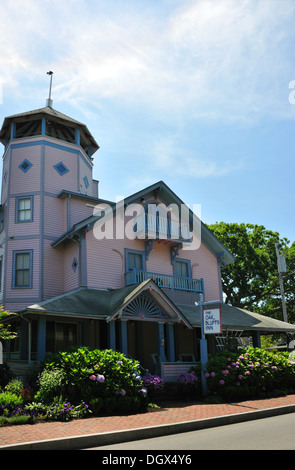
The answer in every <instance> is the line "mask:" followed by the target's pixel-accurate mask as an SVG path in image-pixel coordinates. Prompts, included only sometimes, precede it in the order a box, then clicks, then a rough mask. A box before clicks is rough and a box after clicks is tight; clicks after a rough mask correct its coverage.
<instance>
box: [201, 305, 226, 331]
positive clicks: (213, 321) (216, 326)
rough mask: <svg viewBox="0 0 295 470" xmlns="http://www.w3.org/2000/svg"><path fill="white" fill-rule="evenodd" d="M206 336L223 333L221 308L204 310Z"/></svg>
mask: <svg viewBox="0 0 295 470" xmlns="http://www.w3.org/2000/svg"><path fill="white" fill-rule="evenodd" d="M203 315H204V333H205V335H210V334H215V335H216V334H220V333H222V322H221V307H219V308H211V309H210V310H209V309H206V310H204V314H203Z"/></svg>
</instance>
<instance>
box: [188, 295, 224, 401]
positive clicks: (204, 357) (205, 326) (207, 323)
mask: <svg viewBox="0 0 295 470" xmlns="http://www.w3.org/2000/svg"><path fill="white" fill-rule="evenodd" d="M203 299H204V297H203V294H200V302H195V305H196V306H198V305H200V310H201V341H200V355H201V380H202V394H203V397H205V396H207V394H208V389H207V380H206V376H205V373H206V365H207V362H208V346H207V340H206V336H205V335H206V334H220V333H221V331H222V322H221V301H220V300H215V301H212V302H204V301H203ZM216 304H217V305H219V307H215V308H212V309H207V308H206V309H204V306H206V307H207V306H209V305H215V306H216Z"/></svg>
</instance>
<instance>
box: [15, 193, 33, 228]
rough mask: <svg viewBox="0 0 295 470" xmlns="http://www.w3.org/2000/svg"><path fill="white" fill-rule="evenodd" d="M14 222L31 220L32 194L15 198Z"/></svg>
mask: <svg viewBox="0 0 295 470" xmlns="http://www.w3.org/2000/svg"><path fill="white" fill-rule="evenodd" d="M15 219H16V223H19V222H32V221H33V196H26V197H18V198H16V212H15Z"/></svg>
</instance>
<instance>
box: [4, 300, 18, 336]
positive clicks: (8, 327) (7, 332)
mask: <svg viewBox="0 0 295 470" xmlns="http://www.w3.org/2000/svg"><path fill="white" fill-rule="evenodd" d="M14 315H17V314H16V313H13V312H9V311H8V310H4V308H3V307H2V305H0V341H3V340H8V339H14V338H16V336H17V334H16V333H14V332H13V331H11V325H10V324H8V323H6V322H5V323H1V320H2V319H4V318H5V319H6V317H10V316H14Z"/></svg>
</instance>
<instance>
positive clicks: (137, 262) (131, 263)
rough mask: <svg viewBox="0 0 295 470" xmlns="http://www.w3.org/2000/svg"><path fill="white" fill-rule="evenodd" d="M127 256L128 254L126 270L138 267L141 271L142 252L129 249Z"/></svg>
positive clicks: (142, 263) (142, 267)
mask: <svg viewBox="0 0 295 470" xmlns="http://www.w3.org/2000/svg"><path fill="white" fill-rule="evenodd" d="M127 256H128V259H127V266H128V271H130V270H132V269H134V268H135V269H139V270H141V271H142V270H143V269H144V262H143V253H141V252H136V251H129V252H128V254H127Z"/></svg>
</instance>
